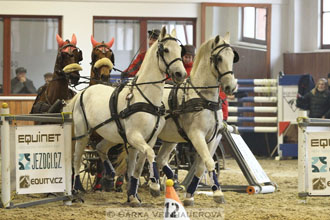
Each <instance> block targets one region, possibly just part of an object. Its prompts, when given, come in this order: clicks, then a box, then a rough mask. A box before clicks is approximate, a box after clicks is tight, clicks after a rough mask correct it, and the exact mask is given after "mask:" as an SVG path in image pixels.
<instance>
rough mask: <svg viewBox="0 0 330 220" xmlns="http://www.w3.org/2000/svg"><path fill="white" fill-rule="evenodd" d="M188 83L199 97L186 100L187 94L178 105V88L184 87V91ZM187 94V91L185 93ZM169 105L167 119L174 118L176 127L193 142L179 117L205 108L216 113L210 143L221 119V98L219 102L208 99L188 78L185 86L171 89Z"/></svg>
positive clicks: (188, 140)
mask: <svg viewBox="0 0 330 220" xmlns="http://www.w3.org/2000/svg"><path fill="white" fill-rule="evenodd" d="M187 83H188V84H189V85H191V87H192V88H193V89H194V91H195V92H196V93H197V95H198V96H199V98H193V99H189V100H187V101H185V95H183V97H182V103H181V105H178V96H177V95H178V90H179V89H183V90H184V91H185V90H186V89H188V87H187ZM184 94H185V93H184ZM168 105H169V108H170V109H169V110H168V111H167V112H168V113H169V115H167V116H166V117H165V119H166V120H167V119H169V118H172V119H173V121H174V123H175V124H176V127H177V129H178V132H179V134H180V135H181V137H182V138H183V139H185V140H186V141H187V142H189V143H190V142H191V141H190V139H189V138H188V135H187V133H186V132H185V131H184V129H183V128H182V126H181V125H180V123H179V117H180V115H182V114H186V113H191V112H199V111H203V110H204V109H208V110H210V111H212V112H213V113H214V118H215V121H216V124H215V129H214V133H213V135H212V137H211V139H210V140H208V141H207V143H210V142H211V141H212V140H213V138H214V137H215V136H216V133H217V129H218V126H219V119H218V115H217V111H219V110H220V109H221V99H220V98H219V100H218V102H213V101H209V100H207V99H206V98H205V97H204V96H203V95H202V94H201V93H200V92H199V91H197V89H196V88H195V87H194V86H193V84H192V83H191V81H190V78H188V79H187V80H186V83H185V84H184V86H183V88H182V87H181V88H180V87H179V86H176V87H173V88H172V89H171V92H170V95H169V97H168Z"/></svg>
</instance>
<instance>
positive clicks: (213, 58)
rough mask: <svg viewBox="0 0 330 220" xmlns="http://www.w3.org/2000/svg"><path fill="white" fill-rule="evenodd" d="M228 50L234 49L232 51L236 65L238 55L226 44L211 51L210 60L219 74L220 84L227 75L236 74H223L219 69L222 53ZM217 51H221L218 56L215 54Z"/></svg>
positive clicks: (230, 72) (231, 72)
mask: <svg viewBox="0 0 330 220" xmlns="http://www.w3.org/2000/svg"><path fill="white" fill-rule="evenodd" d="M226 48H231V49H232V51H233V53H234V63H236V62H237V61H238V59H239V57H238V53H237V52H236V51H235V50H234V49H233V48H232V47H231V46H230V45H229V44H226V43H224V44H221V45H219V46H217V47H215V48H213V50H212V51H211V57H210V60H211V63H213V66H214V69H215V70H216V71H217V73H218V82H220V80H221V78H222V77H224V76H226V75H227V74H232V75H233V74H234V72H233V71H232V70H230V71H227V72H224V73H221V71H220V70H219V68H218V64H219V62H220V61H219V60H220V58H221V56H220V53H221V52H222V51H223V50H224V49H226ZM217 49H220V50H219V51H218V52H217V53H216V54H213V53H214V52H215V51H216V50H217Z"/></svg>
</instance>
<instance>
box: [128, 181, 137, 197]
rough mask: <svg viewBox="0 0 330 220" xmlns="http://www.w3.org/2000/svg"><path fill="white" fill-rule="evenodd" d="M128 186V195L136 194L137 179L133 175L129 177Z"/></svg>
mask: <svg viewBox="0 0 330 220" xmlns="http://www.w3.org/2000/svg"><path fill="white" fill-rule="evenodd" d="M130 182H131V183H130V188H129V190H128V192H127V193H128V196H130V195H134V196H136V194H137V186H138V179H136V178H135V177H133V176H131V178H130Z"/></svg>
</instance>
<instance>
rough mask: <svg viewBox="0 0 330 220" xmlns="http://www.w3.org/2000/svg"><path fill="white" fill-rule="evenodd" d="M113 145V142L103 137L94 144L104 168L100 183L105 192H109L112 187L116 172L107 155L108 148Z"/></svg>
mask: <svg viewBox="0 0 330 220" xmlns="http://www.w3.org/2000/svg"><path fill="white" fill-rule="evenodd" d="M114 145H115V144H114V143H111V142H109V141H107V140H105V139H102V140H101V141H100V142H99V143H98V144H97V145H96V150H97V153H98V155H99V156H100V158H101V161H102V163H103V166H104V170H105V173H104V175H103V177H102V180H101V184H102V188H103V189H104V190H105V191H106V192H110V191H111V190H113V189H114V178H115V176H116V172H115V169H114V168H113V166H112V164H111V162H110V160H109V157H108V150H109V149H110V147H112V146H114Z"/></svg>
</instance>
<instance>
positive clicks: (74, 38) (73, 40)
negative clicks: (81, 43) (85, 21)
mask: <svg viewBox="0 0 330 220" xmlns="http://www.w3.org/2000/svg"><path fill="white" fill-rule="evenodd" d="M71 44H73V45H75V46H76V44H77V38H76V35H75V34H72V37H71Z"/></svg>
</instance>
